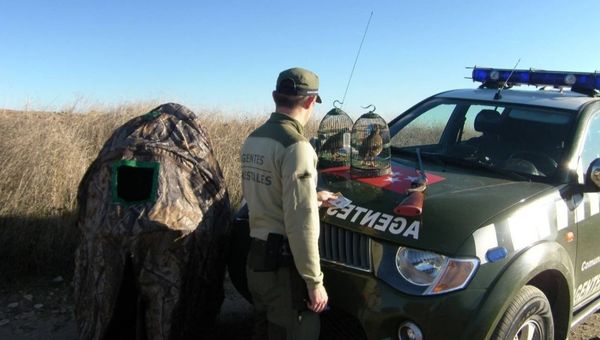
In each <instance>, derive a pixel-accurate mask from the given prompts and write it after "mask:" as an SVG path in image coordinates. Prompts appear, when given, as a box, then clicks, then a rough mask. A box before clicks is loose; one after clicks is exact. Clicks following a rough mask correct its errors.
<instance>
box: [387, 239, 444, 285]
mask: <svg viewBox="0 0 600 340" xmlns="http://www.w3.org/2000/svg"><path fill="white" fill-rule="evenodd" d="M445 263H446V257H445V256H442V255H438V254H434V253H430V252H426V251H420V250H416V249H410V248H404V247H400V248H398V252H397V253H396V268H397V269H398V272H399V273H400V275H402V277H404V278H405V279H406V280H407V281H408V282H410V283H412V284H414V285H417V286H429V285H430V284H432V283H433V282H434V281H435V279H436V278H437V277H438V276H439V274H440V269H441V268H442V267H443V266H444V265H445Z"/></svg>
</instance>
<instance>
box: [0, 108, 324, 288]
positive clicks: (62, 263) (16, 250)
mask: <svg viewBox="0 0 600 340" xmlns="http://www.w3.org/2000/svg"><path fill="white" fill-rule="evenodd" d="M155 106H157V104H156V103H144V104H129V105H123V106H119V107H114V108H103V109H97V110H91V111H90V112H87V113H83V114H82V113H75V112H60V113H48V112H28V111H25V112H21V111H18V112H17V111H9V110H0V132H1V133H0V259H2V261H0V277H4V278H7V277H11V276H16V275H35V274H49V275H58V274H63V275H65V274H66V275H70V273H71V271H72V265H73V262H72V258H73V253H74V250H75V247H76V242H77V239H78V231H77V229H76V228H75V224H74V222H75V219H74V218H75V212H76V209H77V187H78V185H79V181H80V180H81V178H82V177H83V174H84V173H85V171H86V169H87V167H88V166H89V165H90V164H91V162H92V161H93V160H94V159H95V158H96V156H97V154H98V152H99V151H100V149H101V147H102V145H103V144H104V142H105V141H106V140H107V139H108V137H109V136H110V135H111V134H112V132H113V131H114V130H115V129H116V128H117V127H119V126H121V125H122V124H123V123H125V122H126V121H128V120H129V119H131V118H133V117H136V116H139V115H142V114H144V113H146V112H149V111H150V110H151V109H153V108H154V107H155ZM195 113H196V114H197V115H198V116H199V118H198V121H199V123H200V124H201V125H202V126H203V127H205V128H206V129H207V130H208V133H209V136H210V140H211V143H212V144H213V150H214V152H215V155H216V157H217V160H218V161H219V164H220V165H221V169H222V170H223V173H224V176H225V179H226V182H227V187H228V189H229V193H230V197H231V203H232V205H233V206H234V207H237V206H238V205H239V203H240V201H241V194H240V191H241V182H240V170H239V163H238V162H239V151H240V147H241V144H242V142H243V140H244V139H245V138H246V136H248V134H249V133H250V132H251V131H252V130H254V129H255V128H256V127H257V126H258V125H260V124H262V122H264V120H265V119H266V118H267V115H264V116H261V117H249V118H245V117H238V118H235V117H229V116H227V117H228V118H224V117H226V116H225V115H223V114H218V113H214V112H200V111H195ZM316 127H317V122H316V121H314V122H311V124H310V126H309V128H308V129H307V134H311V133H312V134H314V132H315V131H316Z"/></svg>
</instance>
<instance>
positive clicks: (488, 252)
mask: <svg viewBox="0 0 600 340" xmlns="http://www.w3.org/2000/svg"><path fill="white" fill-rule="evenodd" d="M472 75H473V79H474V81H477V82H480V83H481V85H480V86H479V87H478V88H475V89H463V90H452V91H447V92H443V93H440V94H437V95H434V96H432V97H429V98H427V99H425V100H423V101H421V102H420V103H418V104H416V105H415V106H413V107H412V108H410V109H409V110H407V111H406V112H404V113H403V114H401V115H399V116H398V117H397V118H395V119H394V120H392V121H391V122H390V123H389V124H388V127H389V143H388V144H386V145H385V146H384V147H386V148H388V147H389V150H390V153H389V155H391V162H390V163H391V164H390V166H391V171H389V174H386V175H384V176H380V177H379V178H375V179H373V178H371V179H368V180H366V179H364V178H356V177H354V176H349V175H348V169H344V168H335V169H322V170H321V171H320V176H319V187H320V188H324V189H327V190H330V191H332V192H341V193H342V194H343V195H344V197H346V198H348V199H350V200H351V201H352V202H351V204H350V205H347V206H345V207H343V208H322V209H321V211H320V216H321V234H320V253H321V258H322V267H323V272H324V274H325V286H326V287H327V291H328V293H329V297H330V300H329V301H330V302H329V303H330V309H329V310H328V311H326V312H324V313H323V314H322V320H323V323H324V325H323V332H328V335H327V338H333V339H336V338H339V339H427V340H430V339H554V338H556V339H565V338H566V337H567V335H568V332H569V329H570V328H571V327H573V326H574V325H575V324H577V323H578V322H580V321H581V320H583V319H584V318H585V317H587V316H589V315H590V314H592V313H594V312H595V311H596V310H598V309H600V195H599V191H600V98H599V97H598V89H600V74H595V73H589V74H588V73H573V72H556V71H538V70H502V69H492V68H474V69H473V74H472ZM519 85H533V86H537V87H539V88H540V89H539V90H535V91H532V90H516V89H515V88H516V87H517V86H519ZM352 152H355V151H354V150H353V151H352ZM419 158H421V159H422V167H423V168H422V169H421V170H418V166H416V165H418V163H419V162H417V159H419ZM420 173H424V174H425V176H426V178H427V188H426V190H425V191H424V200H423V203H422V206H421V207H420V211H419V213H417V214H409V215H405V216H404V215H402V214H400V213H399V212H401V211H403V210H402V209H398V207H399V205H401V204H402V202H403V201H405V199H406V198H407V196H408V195H410V194H411V191H410V190H409V188H410V185H411V183H413V182H414V179H415V178H416V177H417V176H418V175H419V174H420ZM245 209H246V208H245V207H243V208H242V209H241V210H240V211H239V212H238V214H237V217H236V221H235V225H234V242H236V245H234V247H232V248H233V249H234V251H233V253H232V257H231V263H230V268H229V271H230V276H231V279H232V281H233V283H234V285H235V286H236V287H237V288H238V290H239V291H240V292H242V294H245V295H246V296H247V291H246V288H245V274H244V271H243V268H244V263H245V250H246V249H247V244H248V225H247V217H246V215H247V211H246V212H245ZM323 337H325V336H323Z"/></svg>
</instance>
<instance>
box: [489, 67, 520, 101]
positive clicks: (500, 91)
mask: <svg viewBox="0 0 600 340" xmlns="http://www.w3.org/2000/svg"><path fill="white" fill-rule="evenodd" d="M520 62H521V58H519V60H517V63H516V64H515V67H513V69H512V71H510V74H509V75H508V78H506V80H505V81H504V85H502V87H500V88H498V92H496V94H495V95H494V99H495V100H498V99H502V90H504V88H505V87H506V86H508V81H509V80H510V77H512V75H513V73H515V70H516V69H517V66H519V63H520Z"/></svg>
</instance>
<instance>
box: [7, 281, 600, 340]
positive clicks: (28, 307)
mask: <svg viewBox="0 0 600 340" xmlns="http://www.w3.org/2000/svg"><path fill="white" fill-rule="evenodd" d="M251 328H252V307H251V306H250V304H248V303H247V302H246V300H244V299H243V298H242V297H241V296H240V295H239V294H238V293H237V291H236V290H235V288H233V286H232V285H231V283H230V282H229V281H227V280H226V284H225V301H224V303H223V307H222V308H221V314H220V316H219V323H218V326H217V330H216V335H217V338H218V339H240V340H243V339H250V337H251ZM0 339H2V340H4V339H7V340H8V339H10V340H13V339H15V340H20V339H24V340H25V339H27V340H42V339H57V340H59V339H60V340H75V339H77V329H76V327H75V321H74V317H73V300H72V297H71V285H70V282H67V281H66V280H65V279H64V278H63V277H61V276H57V277H54V278H38V279H32V280H27V281H24V282H18V283H15V282H12V283H5V282H0ZM569 339H573V340H584V339H585V340H590V339H594V340H600V313H596V314H594V315H592V316H590V317H589V318H587V319H586V320H585V321H584V322H583V323H581V324H580V325H578V326H577V327H576V328H574V329H573V330H571V332H570V334H569Z"/></svg>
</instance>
